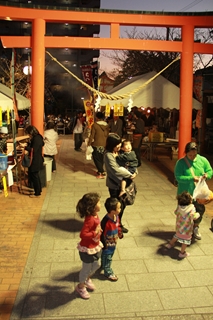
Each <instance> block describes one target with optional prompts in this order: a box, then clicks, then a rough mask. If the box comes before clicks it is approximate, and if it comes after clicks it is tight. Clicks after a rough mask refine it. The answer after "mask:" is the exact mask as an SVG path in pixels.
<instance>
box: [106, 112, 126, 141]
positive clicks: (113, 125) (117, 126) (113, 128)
mask: <svg viewBox="0 0 213 320" xmlns="http://www.w3.org/2000/svg"><path fill="white" fill-rule="evenodd" d="M109 132H112V133H117V134H118V135H119V136H120V137H121V138H122V136H123V121H122V120H121V119H120V118H119V117H118V116H114V115H113V119H111V120H110V121H109Z"/></svg>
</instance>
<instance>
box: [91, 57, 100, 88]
mask: <svg viewBox="0 0 213 320" xmlns="http://www.w3.org/2000/svg"><path fill="white" fill-rule="evenodd" d="M91 68H92V78H93V87H94V88H95V89H96V90H98V87H99V85H98V61H94V62H91Z"/></svg>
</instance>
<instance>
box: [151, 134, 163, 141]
mask: <svg viewBox="0 0 213 320" xmlns="http://www.w3.org/2000/svg"><path fill="white" fill-rule="evenodd" d="M149 141H150V142H163V132H149Z"/></svg>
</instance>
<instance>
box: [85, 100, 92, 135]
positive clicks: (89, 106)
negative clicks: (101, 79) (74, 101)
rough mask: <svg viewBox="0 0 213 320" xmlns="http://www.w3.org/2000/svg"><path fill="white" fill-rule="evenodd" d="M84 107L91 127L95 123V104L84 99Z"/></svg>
mask: <svg viewBox="0 0 213 320" xmlns="http://www.w3.org/2000/svg"><path fill="white" fill-rule="evenodd" d="M84 109H85V113H86V121H87V125H88V128H89V129H90V128H91V127H92V125H93V123H94V106H93V104H92V103H91V102H90V101H89V100H84Z"/></svg>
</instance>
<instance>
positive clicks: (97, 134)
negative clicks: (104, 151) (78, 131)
mask: <svg viewBox="0 0 213 320" xmlns="http://www.w3.org/2000/svg"><path fill="white" fill-rule="evenodd" d="M108 134H109V126H108V124H107V122H106V121H103V120H99V121H97V122H95V123H94V124H93V125H92V129H91V135H90V137H89V142H88V145H89V146H90V145H92V146H93V147H104V148H105V146H106V139H107V137H108Z"/></svg>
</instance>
